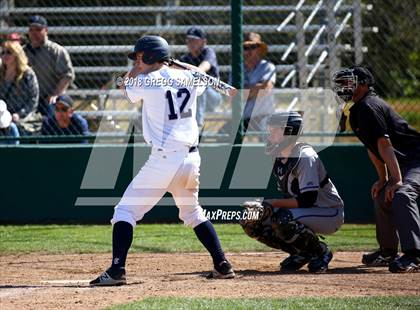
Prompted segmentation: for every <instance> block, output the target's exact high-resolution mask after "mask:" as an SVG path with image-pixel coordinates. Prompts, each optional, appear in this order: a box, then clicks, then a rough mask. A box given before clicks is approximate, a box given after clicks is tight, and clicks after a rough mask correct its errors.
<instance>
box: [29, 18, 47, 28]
mask: <svg viewBox="0 0 420 310" xmlns="http://www.w3.org/2000/svg"><path fill="white" fill-rule="evenodd" d="M29 26H38V27H42V28H45V27H47V26H48V23H47V20H46V19H45V18H44V17H42V16H40V15H33V16H31V17H29Z"/></svg>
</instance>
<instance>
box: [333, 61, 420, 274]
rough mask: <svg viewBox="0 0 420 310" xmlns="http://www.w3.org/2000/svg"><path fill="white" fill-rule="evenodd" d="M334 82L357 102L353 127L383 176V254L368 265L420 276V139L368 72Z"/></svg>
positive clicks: (345, 74) (379, 228)
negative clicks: (382, 95)
mask: <svg viewBox="0 0 420 310" xmlns="http://www.w3.org/2000/svg"><path fill="white" fill-rule="evenodd" d="M332 79H333V85H334V86H333V88H334V92H335V93H336V94H337V95H338V97H339V98H341V100H342V101H344V102H349V101H353V102H354V104H353V106H352V107H351V108H350V125H351V127H352V129H353V131H354V133H355V134H356V136H357V137H358V138H359V139H360V141H361V142H362V143H363V144H364V145H365V146H366V147H367V149H368V154H369V157H370V159H371V161H372V163H373V164H374V166H375V168H376V171H377V173H378V176H379V180H378V181H377V182H376V183H375V184H374V185H373V186H372V190H371V193H372V198H373V200H374V204H375V217H376V238H377V240H378V243H379V246H380V249H379V250H378V251H376V252H374V253H371V254H366V255H364V256H363V259H362V262H363V263H364V264H365V265H368V266H384V265H388V266H389V271H391V272H398V273H406V272H416V271H420V216H419V208H418V205H417V202H416V200H417V198H418V197H419V194H420V133H418V132H417V131H416V130H415V129H414V128H412V127H410V126H409V125H408V123H407V122H406V121H405V120H404V119H403V118H402V117H401V116H400V115H399V114H398V113H396V112H395V111H394V110H393V109H392V108H391V107H390V106H389V105H388V104H387V103H386V102H385V101H384V100H382V99H381V98H379V97H378V96H377V95H376V93H375V91H374V89H373V85H374V78H373V75H372V74H371V73H370V72H369V70H368V69H366V68H365V67H361V66H353V67H350V68H347V69H343V70H340V71H338V72H336V73H335V74H334V75H333V78H332ZM341 100H340V101H341ZM398 241H399V242H400V243H401V250H402V252H403V253H404V255H403V256H401V257H399V256H398V255H397V252H398Z"/></svg>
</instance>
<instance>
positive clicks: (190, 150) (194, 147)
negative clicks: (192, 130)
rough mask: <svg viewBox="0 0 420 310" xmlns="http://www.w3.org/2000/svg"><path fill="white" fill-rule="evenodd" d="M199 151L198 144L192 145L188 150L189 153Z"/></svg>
mask: <svg viewBox="0 0 420 310" xmlns="http://www.w3.org/2000/svg"><path fill="white" fill-rule="evenodd" d="M197 151H198V146H192V147H190V149H189V150H188V153H193V152H197Z"/></svg>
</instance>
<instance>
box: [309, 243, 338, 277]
mask: <svg viewBox="0 0 420 310" xmlns="http://www.w3.org/2000/svg"><path fill="white" fill-rule="evenodd" d="M321 245H322V247H323V248H324V251H323V253H322V254H321V255H319V256H314V257H312V258H311V261H310V262H309V264H308V270H309V272H311V273H325V272H326V271H327V270H328V264H329V263H330V261H331V260H332V258H333V254H332V252H331V251H330V249H329V248H328V246H327V245H326V244H325V243H323V242H321Z"/></svg>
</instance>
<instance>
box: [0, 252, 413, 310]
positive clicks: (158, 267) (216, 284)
mask: <svg viewBox="0 0 420 310" xmlns="http://www.w3.org/2000/svg"><path fill="white" fill-rule="evenodd" d="M284 257H285V255H284V254H279V253H275V252H268V253H232V254H230V255H229V258H230V260H231V261H232V263H233V264H234V267H235V270H236V273H237V275H238V276H237V278H236V279H233V280H207V279H205V277H204V275H205V271H209V270H210V269H211V263H210V259H209V257H208V256H207V255H206V254H205V253H191V254H188V253H183V254H131V255H130V256H129V261H128V266H127V280H128V282H129V285H126V286H121V287H112V288H90V287H89V286H88V280H89V279H91V278H93V277H95V276H97V275H98V274H99V273H100V272H102V271H103V269H104V267H106V266H107V265H108V263H109V259H110V254H96V255H94V254H80V255H77V254H74V255H42V254H27V255H26V254H25V255H8V256H1V261H2V267H1V269H2V270H1V275H2V281H1V282H2V283H1V284H0V300H1V304H2V309H11V308H13V309H22V308H25V309H28V308H30V309H45V308H50V309H51V308H54V309H55V308H59V309H78V308H80V309H82V308H83V309H86V308H88V307H89V309H103V308H104V307H106V306H109V305H113V304H120V303H128V302H131V301H135V300H140V299H142V298H144V297H151V296H177V297H186V296H189V297H289V296H301V297H303V296H384V295H388V296H390V295H416V296H420V287H419V285H418V283H419V282H420V273H417V274H406V275H400V274H390V273H389V272H388V271H387V269H386V268H365V267H363V266H361V265H360V263H359V262H360V257H361V253H357V252H339V253H335V255H334V259H333V261H332V263H331V264H330V268H331V270H330V271H329V272H328V273H327V274H322V275H313V274H309V273H308V272H307V271H306V270H302V271H300V272H299V273H296V274H280V273H279V272H278V265H279V262H280V260H281V259H283V258H284Z"/></svg>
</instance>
